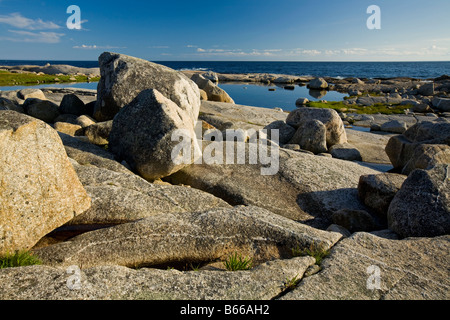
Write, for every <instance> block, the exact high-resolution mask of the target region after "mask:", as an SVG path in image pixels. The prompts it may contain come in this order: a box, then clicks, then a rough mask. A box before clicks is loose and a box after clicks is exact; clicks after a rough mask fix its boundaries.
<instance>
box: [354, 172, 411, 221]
mask: <svg viewBox="0 0 450 320" xmlns="http://www.w3.org/2000/svg"><path fill="white" fill-rule="evenodd" d="M406 178H407V176H404V175H401V174H395V173H380V174H376V175H365V176H361V177H360V179H359V184H358V194H359V198H360V199H361V201H363V203H364V204H365V205H366V206H367V207H368V208H370V209H371V210H372V212H373V213H375V214H377V216H378V217H380V218H381V219H383V220H386V219H387V211H388V209H389V205H390V204H391V201H392V199H394V196H395V194H396V193H397V192H398V191H399V190H400V188H401V187H402V185H403V182H405V180H406Z"/></svg>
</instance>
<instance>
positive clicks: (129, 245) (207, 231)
mask: <svg viewBox="0 0 450 320" xmlns="http://www.w3.org/2000/svg"><path fill="white" fill-rule="evenodd" d="M340 238H341V235H340V234H338V233H333V232H328V231H321V230H318V229H314V228H311V227H309V226H306V225H303V224H300V223H297V222H295V221H292V220H290V219H286V218H283V217H281V216H279V215H276V214H273V213H271V212H269V211H267V210H264V209H262V208H258V207H244V206H241V207H235V208H217V209H213V210H209V211H201V212H194V213H189V212H184V213H167V214H159V215H155V216H152V217H148V218H145V219H141V220H139V221H136V222H132V223H125V224H121V225H118V226H115V227H110V228H105V229H99V230H95V231H91V232H87V233H84V234H82V235H79V236H77V237H75V238H72V239H71V240H69V241H66V242H63V243H59V244H55V245H51V246H48V247H44V248H40V249H36V250H34V251H33V252H34V254H36V255H37V256H38V257H40V258H41V259H42V260H43V261H44V263H45V264H49V265H53V266H70V265H83V267H87V268H88V267H92V266H100V265H122V266H129V267H139V266H157V265H170V264H176V263H202V262H210V261H216V260H223V259H225V258H227V257H228V255H230V254H231V253H233V252H240V253H242V254H243V255H245V256H249V257H252V258H253V259H254V261H255V262H262V261H267V260H270V259H274V258H280V257H284V258H286V257H292V249H293V248H296V247H299V248H300V249H302V248H309V247H310V246H311V245H312V246H316V247H317V248H321V249H323V250H327V249H329V248H330V247H331V246H332V245H334V244H335V243H336V242H337V241H338V240H339V239H340Z"/></svg>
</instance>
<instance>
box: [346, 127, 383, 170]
mask: <svg viewBox="0 0 450 320" xmlns="http://www.w3.org/2000/svg"><path fill="white" fill-rule="evenodd" d="M345 131H346V132H347V140H348V143H350V144H351V145H353V146H355V148H356V149H358V151H359V152H360V154H361V157H362V160H363V161H364V162H370V163H380V164H389V165H390V164H391V161H390V160H389V157H388V155H387V153H386V151H385V148H386V145H387V143H388V142H389V138H390V137H391V136H392V135H391V134H376V133H371V132H362V131H357V130H352V129H346V130H345Z"/></svg>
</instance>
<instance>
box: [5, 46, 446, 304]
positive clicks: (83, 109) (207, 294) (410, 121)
mask: <svg viewBox="0 0 450 320" xmlns="http://www.w3.org/2000/svg"><path fill="white" fill-rule="evenodd" d="M99 64H100V69H99V71H100V74H101V80H100V83H99V86H98V89H97V90H81V89H56V88H47V89H42V90H39V89H32V88H30V89H24V90H17V91H10V92H2V91H0V135H1V139H0V145H1V150H2V152H1V156H0V163H1V164H2V166H1V167H0V168H1V169H0V171H1V176H2V181H1V184H0V208H1V215H0V256H2V255H4V254H6V253H8V252H14V251H16V250H26V251H29V252H30V253H31V254H32V255H33V256H35V257H37V258H39V259H40V261H41V262H42V263H41V264H40V265H33V266H19V267H14V268H12V267H10V268H5V269H0V299H12V300H21V299H45V300H53V299H57V300H59V299H105V300H108V299H163V300H169V299H187V300H197V299H207V300H253V299H256V300H258V299H259V300H270V299H282V300H285V299H286V300H317V299H320V300H329V299H333V300H334V299H393V300H410V299H413V300H421V299H426V300H432V299H438V300H447V299H449V298H450V295H449V289H450V282H449V268H448V265H449V262H450V261H449V256H448V252H449V248H450V237H449V231H450V187H449V183H450V181H449V174H448V172H449V165H450V121H449V120H448V116H449V114H448V113H449V112H450V109H449V106H448V101H450V97H449V92H450V90H449V89H450V80H449V79H448V77H441V78H438V79H434V80H433V81H422V80H416V79H389V80H387V79H383V80H379V79H356V78H355V79H330V78H308V77H292V76H284V75H223V74H215V73H211V72H208V73H205V72H178V71H175V70H172V69H170V68H167V67H164V66H161V65H157V64H154V63H150V62H148V61H144V60H141V59H138V58H134V57H129V56H125V55H120V54H115V53H104V54H102V55H101V56H100V58H99ZM117 66H121V67H117ZM222 81H247V82H263V83H264V82H269V83H279V84H283V85H307V86H308V87H309V88H310V89H312V90H337V91H340V92H346V93H348V94H349V95H350V98H349V99H347V100H345V101H344V102H345V103H346V110H338V111H336V110H333V109H325V108H312V107H309V106H308V105H307V104H301V103H299V104H298V108H297V109H296V110H294V111H292V112H290V113H287V112H283V111H280V110H275V109H264V108H257V107H252V106H242V105H236V104H235V103H234V101H233V100H232V98H231V97H230V96H229V95H228V94H227V93H226V92H225V91H223V90H222V89H220V88H219V87H218V86H217V83H220V82H222ZM299 98H301V97H299ZM324 103H327V102H324ZM374 104H384V105H386V106H387V107H391V108H396V107H398V106H407V108H406V109H405V110H406V111H405V112H404V114H396V115H383V114H359V113H354V112H352V110H351V109H352V106H361V107H363V106H364V105H367V106H371V105H374ZM350 124H353V125H359V126H365V127H367V128H371V132H362V131H356V130H352V129H349V128H346V126H349V125H350ZM263 129H266V130H269V131H268V132H267V133H268V136H267V140H266V137H265V136H264V135H262V134H263V133H262V131H260V130H263ZM180 130H181V131H182V132H185V133H187V134H189V135H190V136H192V137H197V138H196V139H192V140H189V143H188V145H187V146H186V148H185V149H183V152H187V153H189V154H190V155H191V157H189V159H188V160H189V161H188V162H177V161H174V160H177V159H178V158H174V157H173V150H174V148H176V147H177V146H178V143H179V142H180V141H178V140H174V139H173V137H174V134H176V133H177V132H178V131H180ZM227 130H234V132H239V134H240V135H239V137H241V139H242V144H239V143H235V142H233V144H232V150H234V151H236V153H238V152H240V151H241V152H245V156H244V157H243V160H242V161H243V163H239V162H238V163H236V162H233V163H228V162H222V163H221V162H220V161H219V160H218V159H222V160H223V159H225V158H226V156H227V154H228V153H229V152H230V149H228V148H226V147H225V146H224V145H219V144H217V145H216V144H215V143H218V142H220V140H217V139H216V138H217V137H222V136H224V137H225V139H227V140H228V135H229V134H230V131H228V132H227ZM270 130H277V131H270ZM255 132H257V133H258V135H256V136H255V135H254V134H253V133H255ZM275 132H276V133H277V134H275ZM277 135H278V138H279V139H277ZM213 136H214V137H215V138H214V139H212V138H211V137H213ZM238 139H239V138H238ZM233 141H234V140H233ZM264 141H266V142H268V147H267V150H268V153H267V155H268V156H272V155H274V154H276V155H277V157H273V158H271V157H269V159H270V160H276V162H277V163H276V164H277V169H278V170H277V171H276V172H274V174H270V175H263V174H262V172H264V169H268V167H271V166H273V165H274V163H272V162H271V161H270V162H267V159H266V162H264V163H262V162H260V161H257V162H252V163H251V160H250V159H251V157H252V155H253V153H252V152H254V148H255V147H259V146H260V143H263V142H264ZM240 147H242V148H241V149H239V148H240ZM212 149H213V150H214V152H212V153H211V150H212ZM199 150H202V151H203V153H202V154H203V155H205V154H208V152H210V155H213V156H214V157H213V159H215V160H216V162H214V163H208V161H206V160H207V159H205V158H204V157H203V159H200V160H203V162H202V161H200V162H199V158H198V157H196V156H195V154H196V152H198V151H199ZM239 150H240V151H239ZM252 150H253V151H252ZM262 150H263V149H259V153H258V154H259V156H260V157H261V154H262V152H263V151H262ZM191 151H192V153H191ZM233 157H234V155H233ZM258 159H262V158H258ZM184 160H186V157H185V158H184ZM233 160H234V159H233ZM236 160H237V161H239V160H238V158H237V159H236ZM382 168H386V169H382ZM236 253H238V254H239V255H242V256H245V257H248V258H249V259H251V261H252V268H251V269H250V270H242V271H227V270H226V269H225V267H224V263H223V262H224V261H226V260H227V259H229V258H230V256H232V255H233V254H236ZM319 256H320V257H325V258H324V259H323V261H321V260H322V258H321V259H319V258H318V257H319ZM373 270H376V272H375V273H374V271H373ZM374 276H377V277H378V278H376V279H375V280H376V281H373V280H374Z"/></svg>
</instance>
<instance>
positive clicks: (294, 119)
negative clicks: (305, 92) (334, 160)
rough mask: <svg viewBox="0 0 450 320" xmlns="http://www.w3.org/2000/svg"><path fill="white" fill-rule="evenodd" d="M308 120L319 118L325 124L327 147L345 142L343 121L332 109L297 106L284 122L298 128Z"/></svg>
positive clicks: (345, 135)
mask: <svg viewBox="0 0 450 320" xmlns="http://www.w3.org/2000/svg"><path fill="white" fill-rule="evenodd" d="M310 120H319V121H321V122H322V123H323V124H324V125H325V127H326V129H327V135H326V139H327V146H328V148H329V147H331V146H333V145H335V144H339V143H344V142H347V134H346V132H345V128H344V123H343V122H342V119H341V117H339V115H338V113H337V112H336V111H335V110H332V109H321V108H298V109H296V110H294V111H292V112H291V113H290V114H289V115H288V117H287V119H286V123H287V124H288V125H290V126H292V127H294V128H296V129H298V128H299V127H300V126H302V125H303V124H304V123H306V122H307V121H310Z"/></svg>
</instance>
